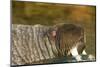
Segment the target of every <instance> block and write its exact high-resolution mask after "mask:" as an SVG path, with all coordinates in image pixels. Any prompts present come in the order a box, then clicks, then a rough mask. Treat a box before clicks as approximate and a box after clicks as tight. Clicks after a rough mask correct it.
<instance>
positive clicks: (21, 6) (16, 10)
mask: <svg viewBox="0 0 100 67" xmlns="http://www.w3.org/2000/svg"><path fill="white" fill-rule="evenodd" d="M58 23H72V24H79V25H82V26H83V27H84V29H85V33H86V51H87V53H88V54H93V55H94V56H95V55H96V49H95V48H96V36H95V35H96V29H95V28H96V27H95V26H96V6H89V5H74V4H57V3H42V2H23V1H12V24H28V25H34V24H43V25H54V24H58Z"/></svg>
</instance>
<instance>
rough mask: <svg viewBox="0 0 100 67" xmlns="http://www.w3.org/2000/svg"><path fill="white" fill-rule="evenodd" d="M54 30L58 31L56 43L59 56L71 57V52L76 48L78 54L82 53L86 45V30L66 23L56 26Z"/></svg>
mask: <svg viewBox="0 0 100 67" xmlns="http://www.w3.org/2000/svg"><path fill="white" fill-rule="evenodd" d="M54 29H55V31H56V36H55V41H56V45H57V48H58V51H59V56H62V55H63V56H68V55H71V53H70V50H71V49H72V48H73V47H75V46H77V50H78V53H79V54H81V53H82V51H83V50H84V48H85V44H84V29H83V28H82V27H81V26H77V25H74V24H66V23H64V24H58V25H55V26H54ZM77 43H79V44H77Z"/></svg>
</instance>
